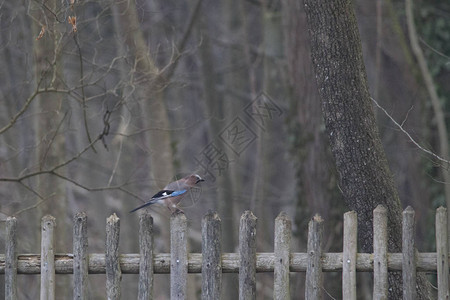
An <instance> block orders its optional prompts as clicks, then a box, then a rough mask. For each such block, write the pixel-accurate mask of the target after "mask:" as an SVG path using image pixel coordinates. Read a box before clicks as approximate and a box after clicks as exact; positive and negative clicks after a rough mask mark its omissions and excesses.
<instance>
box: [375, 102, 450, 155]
mask: <svg viewBox="0 0 450 300" xmlns="http://www.w3.org/2000/svg"><path fill="white" fill-rule="evenodd" d="M370 99H372V101H373V102H374V103H375V105H376V106H377V107H378V108H379V109H380V110H381V111H382V112H383V113H384V114H385V115H386V116H387V117H388V118H389V119H390V120H391V121H392V123H394V124H395V126H397V127H398V129H400V131H401V132H403V133H404V134H405V135H406V136H407V137H408V139H409V140H410V141H411V142H412V143H413V144H414V145H415V146H416V147H417V148H419V149H420V150H421V151H423V152H425V153H427V154H429V155H431V156H433V157H434V158H436V159H437V160H439V161H440V162H442V163H445V164H450V161H448V160H446V159H445V158H442V157H440V156H439V155H437V154H436V153H434V152H433V151H431V150H428V149H426V148H425V147H422V146H421V145H420V144H419V143H418V142H417V141H416V140H415V139H414V138H413V137H412V136H411V135H410V134H409V132H408V131H406V130H405V129H404V128H403V126H402V125H401V124H399V123H398V122H397V121H396V120H395V119H394V118H393V117H392V116H391V115H390V114H389V113H388V112H387V111H386V109H384V108H383V107H382V106H381V105H380V104H378V102H377V101H376V100H375V99H373V98H372V97H371V98H370ZM402 124H403V123H402Z"/></svg>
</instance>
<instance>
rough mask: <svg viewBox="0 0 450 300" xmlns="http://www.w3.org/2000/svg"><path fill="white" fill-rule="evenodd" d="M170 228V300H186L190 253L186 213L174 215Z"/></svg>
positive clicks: (171, 218)
mask: <svg viewBox="0 0 450 300" xmlns="http://www.w3.org/2000/svg"><path fill="white" fill-rule="evenodd" d="M170 228H171V231H170V253H171V257H170V299H186V292H187V273H188V253H187V219H186V216H185V215H184V213H178V214H172V216H171V217H170Z"/></svg>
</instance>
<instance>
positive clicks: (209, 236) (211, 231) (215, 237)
mask: <svg viewBox="0 0 450 300" xmlns="http://www.w3.org/2000/svg"><path fill="white" fill-rule="evenodd" d="M221 248H222V227H221V220H220V218H219V216H218V215H217V213H213V212H211V211H210V212H208V213H207V214H206V215H205V217H204V218H203V222H202V299H203V300H215V299H220V294H221V288H222V260H221Z"/></svg>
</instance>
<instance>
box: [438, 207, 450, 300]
mask: <svg viewBox="0 0 450 300" xmlns="http://www.w3.org/2000/svg"><path fill="white" fill-rule="evenodd" d="M446 224H447V209H446V208H444V207H439V208H438V209H437V210H436V252H437V255H436V259H437V262H436V264H437V274H438V275H437V277H438V287H439V289H438V299H439V300H441V299H442V300H443V299H450V294H449V290H448V233H447V226H446Z"/></svg>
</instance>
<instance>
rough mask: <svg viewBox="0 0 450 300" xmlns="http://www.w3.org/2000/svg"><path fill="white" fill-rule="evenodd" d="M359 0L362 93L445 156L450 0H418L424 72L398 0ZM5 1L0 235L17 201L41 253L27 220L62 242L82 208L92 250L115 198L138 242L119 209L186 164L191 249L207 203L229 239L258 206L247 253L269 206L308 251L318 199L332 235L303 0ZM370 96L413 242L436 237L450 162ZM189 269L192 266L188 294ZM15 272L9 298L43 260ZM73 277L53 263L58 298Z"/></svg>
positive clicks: (262, 283)
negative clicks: (49, 226)
mask: <svg viewBox="0 0 450 300" xmlns="http://www.w3.org/2000/svg"><path fill="white" fill-rule="evenodd" d="M354 4H355V10H356V14H357V18H358V24H359V31H360V35H361V41H362V47H363V52H364V59H365V64H366V71H367V75H368V80H369V84H370V89H371V94H372V97H373V98H375V99H376V100H377V101H378V103H379V104H380V105H381V106H382V107H384V108H385V109H386V111H387V112H389V114H390V115H391V116H392V117H393V118H395V120H397V121H398V122H399V123H401V124H402V125H403V128H404V129H405V130H406V131H407V132H408V133H409V134H410V135H411V136H412V137H413V138H414V139H415V140H417V141H418V142H419V143H420V145H422V146H423V147H424V148H426V149H430V150H432V151H433V152H435V153H436V154H439V155H441V156H443V157H445V158H447V157H448V136H447V135H446V134H447V130H446V128H447V127H448V126H447V125H448V120H449V118H448V111H450V84H449V83H450V57H449V56H450V3H448V2H446V1H437V0H422V1H417V2H415V3H414V10H413V13H414V20H415V24H416V29H417V31H416V32H415V34H416V35H417V37H418V40H419V46H420V49H421V51H422V52H423V54H424V58H425V63H426V67H427V68H426V70H425V71H424V69H423V68H420V67H419V64H418V61H419V60H420V58H419V59H418V57H417V51H416V50H417V49H415V50H414V49H413V48H412V47H411V46H410V42H409V40H410V38H409V34H408V28H407V22H406V13H405V3H404V2H403V1H390V0H386V1H381V0H379V1H366V0H359V1H355V2H354ZM0 10H1V14H0V24H1V27H0V53H1V55H0V65H1V69H2V72H1V73H0V220H1V221H2V222H1V223H0V236H1V237H2V238H1V239H0V247H1V248H0V249H4V248H3V247H4V244H3V243H4V227H5V226H4V224H5V223H4V220H5V219H6V217H7V216H10V215H14V216H16V217H17V218H18V225H19V228H18V252H19V253H39V252H40V240H39V239H40V220H41V218H42V217H43V216H44V215H46V214H51V215H53V216H55V217H56V220H57V229H56V234H57V245H56V251H57V252H58V253H71V252H72V246H71V245H72V218H73V216H74V214H75V213H76V212H79V211H86V212H87V214H88V224H89V225H88V233H89V252H90V253H101V252H103V251H104V244H105V220H106V218H107V217H108V216H109V215H111V214H112V213H116V214H117V215H118V216H119V218H120V219H121V232H120V235H121V247H120V251H121V253H138V251H139V249H138V214H137V213H134V214H129V213H128V211H129V210H131V209H132V208H134V207H136V206H138V205H140V204H142V203H143V201H146V200H147V199H148V198H149V197H150V196H152V195H153V194H154V193H155V192H157V191H158V190H159V189H161V188H162V187H164V186H165V185H166V184H167V183H168V182H170V181H172V180H173V179H174V178H177V176H182V175H185V174H189V173H192V172H195V173H198V174H200V175H201V176H202V177H204V178H205V179H206V182H204V183H202V187H201V189H197V190H194V191H193V193H191V195H189V197H188V199H185V200H184V202H183V203H182V209H183V210H184V211H185V213H186V216H187V218H188V220H189V237H190V240H189V249H190V251H191V252H201V236H200V224H201V219H202V216H203V215H204V214H205V213H206V212H207V211H208V210H210V209H212V210H217V211H218V213H219V215H220V217H221V219H222V224H223V251H224V252H235V251H236V250H237V241H238V236H237V232H238V231H237V229H238V226H239V217H240V215H241V214H242V213H243V211H244V210H247V209H250V210H252V211H253V212H254V214H255V215H256V216H257V217H258V228H257V235H258V239H257V240H258V249H257V251H258V252H272V251H273V225H274V219H275V217H276V216H277V215H278V214H279V213H280V212H281V211H286V212H287V213H288V215H289V216H290V217H291V218H292V220H293V231H294V235H295V239H294V240H293V243H292V249H293V251H295V252H304V251H305V250H306V243H305V241H306V233H307V222H308V221H309V219H310V218H311V217H312V216H313V215H314V214H315V213H319V214H320V215H321V216H322V217H323V218H324V219H325V231H324V232H325V240H326V242H325V249H324V251H325V252H339V251H342V245H341V235H342V214H343V213H344V212H345V211H346V210H347V207H346V205H345V202H344V200H343V197H342V196H341V193H340V190H339V186H338V179H337V175H336V174H337V173H336V171H335V166H334V162H333V159H332V157H331V154H330V151H329V149H328V140H327V137H326V135H325V128H324V125H323V119H322V114H321V108H320V100H319V97H318V93H317V88H316V83H315V75H314V73H313V70H312V66H311V59H310V53H309V36H308V30H307V24H306V19H305V14H304V8H303V3H302V2H301V1H294V0H281V1H236V0H228V1H207V0H190V1H146V0H139V1H126V0H124V1H75V0H71V1H56V0H48V1H3V2H2V3H1V4H0ZM426 72H428V73H429V75H431V76H430V77H431V79H432V82H431V83H432V84H431V85H430V84H429V82H428V81H426V80H424V78H426V76H427V75H426V74H425V73H426ZM433 91H434V92H435V95H436V96H437V97H438V104H436V102H433V101H432V93H433ZM430 95H431V96H430ZM374 110H375V112H376V115H377V119H378V123H379V128H380V132H381V135H382V139H383V144H384V147H385V150H386V154H387V156H388V160H389V164H390V167H391V170H392V172H393V173H394V176H395V180H396V183H397V187H398V190H399V193H400V198H401V200H402V203H403V205H404V207H405V206H406V205H411V206H413V207H414V208H415V210H416V220H417V224H418V225H417V239H418V240H417V245H418V248H419V251H427V252H431V251H433V250H434V249H433V248H432V247H433V246H431V245H433V243H432V242H433V240H434V229H433V222H434V221H433V220H434V210H435V209H436V208H437V207H438V206H441V205H445V204H446V197H447V199H450V188H449V187H450V185H448V184H449V178H450V176H449V175H448V166H442V164H441V163H440V162H438V161H437V160H436V159H435V158H434V157H433V156H430V155H428V154H426V153H425V152H423V151H422V150H420V149H419V148H418V147H416V146H415V145H414V144H413V143H412V141H411V140H410V139H409V138H408V137H407V136H406V135H405V134H404V133H403V132H401V131H400V130H399V128H398V127H396V126H395V125H394V124H393V123H392V122H391V121H390V119H389V118H388V117H387V116H386V115H385V114H384V113H383V112H382V111H381V110H378V109H376V108H375V107H374ZM446 147H447V148H446ZM446 183H447V186H446ZM446 189H447V191H446ZM151 213H152V216H153V217H154V230H155V243H156V249H155V251H156V252H169V244H168V241H169V237H168V233H169V231H168V222H169V218H170V214H169V211H168V210H167V209H166V208H157V207H151ZM0 252H1V251H0ZM327 276H328V277H329V278H332V279H335V280H327V281H325V289H326V290H327V292H328V293H329V294H330V295H332V296H333V297H334V298H339V295H340V290H339V278H340V277H339V274H327ZM0 278H1V277H0ZM224 278H225V279H226V282H225V285H226V286H225V288H224V296H225V297H226V298H227V299H228V298H229V299H236V295H235V293H237V284H238V283H237V274H224ZM257 278H258V280H259V283H258V287H257V288H258V294H259V295H265V296H266V298H268V299H270V298H271V297H272V287H273V278H272V275H270V274H258V275H257ZM198 279H199V276H197V275H190V279H189V285H190V287H191V288H190V289H189V291H190V295H191V297H190V299H195V298H197V297H198V296H199V294H198V293H199V289H198V287H199V286H198V282H199V281H198ZM292 279H293V282H292V284H291V285H292V289H293V291H292V294H293V295H301V294H302V293H303V288H304V286H303V284H304V283H303V280H302V276H301V275H292ZM18 280H19V290H20V298H21V299H36V298H37V297H38V295H39V277H38V276H30V275H28V276H19V277H18ZM122 280H123V283H122V289H123V290H122V294H123V295H127V296H129V297H131V298H135V297H136V293H137V276H136V275H123V279H122ZM369 280H370V277H369ZM168 281H169V275H157V277H156V281H155V286H156V288H157V289H158V290H157V293H156V294H155V296H156V298H157V299H166V298H168V295H169V288H168V287H169V286H168ZM104 282H105V276H104V275H90V285H91V286H90V294H91V298H92V299H103V298H104V294H105V292H104ZM70 284H71V276H70V275H64V276H57V295H59V296H58V299H68V298H71V297H72V291H71V289H70V288H67V287H68V286H70ZM360 284H362V285H364V284H363V283H360ZM24 286H26V287H27V288H26V289H23V288H20V287H24ZM366 286H369V285H366ZM1 289H3V284H1V285H0V290H1ZM2 294H3V292H2ZM368 295H370V293H369V292H368Z"/></svg>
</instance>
